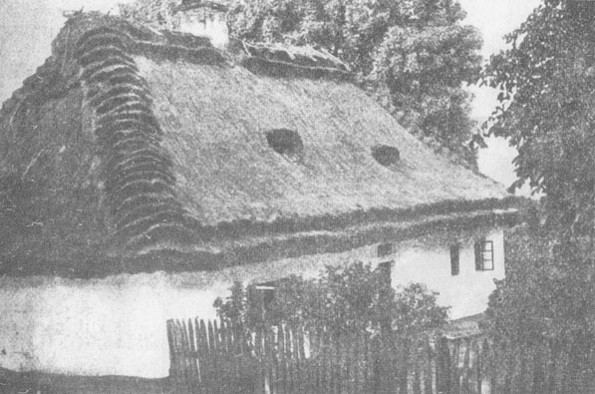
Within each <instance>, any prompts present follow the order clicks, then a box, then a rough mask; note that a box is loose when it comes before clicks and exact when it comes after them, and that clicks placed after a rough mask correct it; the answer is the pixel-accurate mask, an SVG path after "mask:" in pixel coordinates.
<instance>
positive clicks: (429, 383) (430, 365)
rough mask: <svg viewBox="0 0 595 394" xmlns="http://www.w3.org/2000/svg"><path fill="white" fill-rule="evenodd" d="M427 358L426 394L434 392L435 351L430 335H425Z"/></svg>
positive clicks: (425, 374)
mask: <svg viewBox="0 0 595 394" xmlns="http://www.w3.org/2000/svg"><path fill="white" fill-rule="evenodd" d="M424 347H425V359H426V364H425V366H426V370H425V372H424V394H434V383H433V379H432V377H433V376H434V368H435V366H434V351H433V350H432V339H431V338H430V336H429V335H426V336H425V344H424Z"/></svg>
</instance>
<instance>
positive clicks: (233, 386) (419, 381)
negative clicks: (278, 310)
mask: <svg viewBox="0 0 595 394" xmlns="http://www.w3.org/2000/svg"><path fill="white" fill-rule="evenodd" d="M167 328H168V338H169V344H170V357H171V370H170V373H171V381H172V383H173V384H175V385H176V392H180V393H182V392H186V393H213V394H215V393H250V394H252V393H270V394H273V393H288V394H289V393H296V394H297V393H353V394H359V393H398V394H405V393H412V394H439V393H443V394H446V393H453V394H454V393H457V394H458V393H469V394H471V393H473V394H480V393H482V394H495V393H509V394H512V393H540V394H541V393H570V392H572V393H583V392H584V393H590V392H594V391H592V390H591V387H592V386H589V385H588V384H587V381H590V380H592V379H583V380H581V377H580V376H578V377H577V376H575V377H574V378H573V377H572V376H571V375H572V368H571V367H570V364H569V363H568V362H567V361H565V359H564V357H562V356H561V355H560V354H557V353H556V352H555V351H552V349H551V348H550V347H547V346H546V347H542V348H531V349H522V351H519V349H507V348H505V347H502V345H501V344H500V345H499V346H496V345H493V344H492V342H491V341H489V340H488V339H486V338H485V337H482V336H475V337H468V338H460V339H448V338H445V337H440V336H433V335H420V336H418V337H417V338H397V337H395V338H393V339H391V340H379V339H374V338H369V335H368V334H367V333H351V334H345V335H342V336H334V337H331V336H330V334H329V333H328V332H327V331H325V329H324V328H317V329H309V330H307V331H306V330H304V329H303V328H301V327H290V326H288V325H283V326H277V327H271V328H268V329H263V330H260V331H259V332H255V333H251V334H248V333H247V332H246V331H245V330H244V329H242V328H241V327H232V326H229V325H226V324H224V323H221V322H219V323H218V322H212V321H208V322H204V321H202V320H198V319H196V320H188V321H181V320H170V321H168V322H167ZM512 350H514V351H512ZM593 361H595V358H594V360H593ZM582 378H585V377H584V376H583V377H582ZM573 379H574V380H573ZM577 379H578V380H577ZM569 387H573V389H572V390H574V391H567V390H568V388H569Z"/></svg>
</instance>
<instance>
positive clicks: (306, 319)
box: [215, 263, 448, 335]
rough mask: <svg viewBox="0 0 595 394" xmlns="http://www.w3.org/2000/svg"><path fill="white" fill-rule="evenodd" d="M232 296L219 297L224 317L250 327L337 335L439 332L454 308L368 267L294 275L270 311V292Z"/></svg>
mask: <svg viewBox="0 0 595 394" xmlns="http://www.w3.org/2000/svg"><path fill="white" fill-rule="evenodd" d="M230 290H231V295H230V296H229V297H228V298H227V299H226V300H225V301H224V300H222V299H220V298H219V299H217V300H216V301H215V307H216V308H217V312H218V314H219V316H220V317H221V318H222V319H223V320H225V321H228V322H232V323H234V324H242V325H243V326H245V327H247V328H249V329H256V328H258V327H261V326H263V325H276V324H280V323H290V324H300V325H303V326H305V327H320V326H325V327H328V328H330V329H331V330H332V331H333V332H336V333H344V332H359V331H362V330H365V331H368V332H369V333H370V334H374V335H375V334H380V333H382V332H396V333H400V334H413V333H419V332H424V331H428V330H432V329H436V328H439V327H440V326H442V325H443V324H444V323H445V322H446V318H447V310H448V308H444V307H439V306H437V305H436V293H434V292H430V291H428V290H426V289H425V287H424V286H422V285H419V284H412V285H409V286H408V287H405V288H402V289H400V291H398V292H395V290H394V289H393V288H392V287H391V285H390V282H389V280H388V279H387V277H386V272H385V271H383V270H382V269H380V270H372V268H371V266H370V265H369V264H368V265H364V264H362V263H354V264H350V265H348V266H346V267H343V268H341V267H330V266H327V267H326V269H325V271H324V272H323V273H322V275H321V277H320V278H318V279H304V278H302V277H298V276H291V277H289V278H287V279H284V280H281V281H279V282H278V283H277V284H276V286H275V289H274V296H273V297H272V298H271V301H270V303H269V304H268V305H267V306H266V307H265V299H264V298H265V297H266V296H267V295H266V293H265V292H263V291H261V290H257V289H256V286H255V285H254V284H250V285H248V286H246V287H244V286H243V285H242V284H241V283H235V284H234V285H233V286H232V288H231V289H230Z"/></svg>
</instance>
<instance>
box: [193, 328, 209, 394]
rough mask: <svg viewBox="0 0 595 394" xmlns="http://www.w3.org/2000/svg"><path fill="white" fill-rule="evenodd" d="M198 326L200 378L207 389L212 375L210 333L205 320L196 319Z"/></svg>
mask: <svg viewBox="0 0 595 394" xmlns="http://www.w3.org/2000/svg"><path fill="white" fill-rule="evenodd" d="M196 323H197V324H198V325H199V326H198V332H199V334H198V350H199V370H200V379H201V383H202V385H203V387H204V389H205V391H208V390H207V387H208V385H209V384H210V382H209V376H210V369H211V368H210V367H211V358H210V354H209V334H208V332H207V326H206V324H205V321H204V320H200V322H199V321H198V319H197V321H196Z"/></svg>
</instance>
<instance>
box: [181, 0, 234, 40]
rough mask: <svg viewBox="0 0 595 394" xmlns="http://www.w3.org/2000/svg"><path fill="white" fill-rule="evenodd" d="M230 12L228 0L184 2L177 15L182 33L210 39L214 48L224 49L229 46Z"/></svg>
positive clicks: (191, 0)
mask: <svg viewBox="0 0 595 394" xmlns="http://www.w3.org/2000/svg"><path fill="white" fill-rule="evenodd" d="M228 10H229V4H228V1H226V0H217V1H205V0H182V2H181V3H180V5H179V6H178V7H177V8H176V10H175V13H176V16H177V17H178V18H179V19H178V20H179V30H180V31H182V32H184V33H190V34H194V35H196V36H203V37H208V38H209V39H210V40H211V44H213V46H215V47H217V48H220V49H224V48H225V47H226V46H227V44H229V30H228V28H227V11H228Z"/></svg>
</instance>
